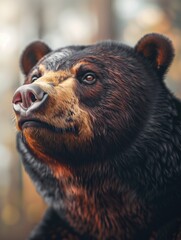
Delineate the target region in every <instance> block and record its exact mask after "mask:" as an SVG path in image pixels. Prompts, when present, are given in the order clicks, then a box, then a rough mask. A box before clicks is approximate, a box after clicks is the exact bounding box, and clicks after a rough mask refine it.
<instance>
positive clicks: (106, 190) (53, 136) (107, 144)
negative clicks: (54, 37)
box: [13, 34, 181, 239]
mask: <svg viewBox="0 0 181 240" xmlns="http://www.w3.org/2000/svg"><path fill="white" fill-rule="evenodd" d="M173 56H174V50H173V47H172V44H171V42H170V40H168V39H167V38H165V37H164V36H162V35H159V34H148V35H146V36H144V37H143V38H142V39H140V41H139V42H138V43H137V44H136V46H135V47H134V48H131V47H128V46H126V45H123V44H120V43H117V42H112V41H104V42H101V43H97V44H95V45H88V46H68V47H64V48H61V49H58V50H56V51H52V50H51V49H50V48H49V47H48V46H47V45H46V44H44V43H42V42H39V41H38V42H34V43H32V44H30V45H29V46H28V47H27V48H26V49H25V51H24V52H23V54H22V57H21V61H20V63H21V69H22V72H23V73H24V75H25V81H24V84H23V86H21V87H20V88H18V89H17V90H16V92H15V94H14V97H13V106H14V110H15V115H16V124H17V129H18V132H19V133H18V137H17V143H18V150H19V152H20V154H21V156H22V161H23V163H24V166H25V169H26V171H27V172H28V173H29V175H30V176H31V178H32V179H33V181H34V182H35V185H36V187H37V189H38V191H39V192H40V194H41V195H42V196H43V197H44V198H45V200H46V201H47V203H48V204H49V205H50V207H52V208H53V209H54V210H53V211H55V212H56V214H58V219H59V220H58V223H57V225H58V227H57V228H60V229H61V231H62V232H64V231H66V232H67V234H75V236H78V238H76V239H94V238H95V239H112V238H113V239H151V237H152V239H154V236H159V234H160V236H161V234H162V233H161V230H160V226H162V225H164V224H167V222H169V221H170V220H171V221H172V219H174V220H173V221H175V219H177V217H180V215H179V214H180V212H181V211H180V210H178V208H177V207H178V205H179V204H178V203H179V201H180V200H181V193H180V190H179V189H181V188H180V185H179V184H178V179H177V178H179V174H180V171H181V166H180V163H179V160H180V157H179V156H181V144H180V142H181V137H180V136H181V135H180V134H179V133H181V117H180V112H181V111H180V108H181V107H180V102H178V100H176V99H175V98H174V97H173V96H172V94H171V93H170V92H169V90H168V89H167V88H166V86H165V85H164V82H163V78H164V74H165V73H166V71H167V70H168V67H169V65H170V63H171V62H172V59H173ZM172 182H173V183H175V182H176V184H175V185H174V188H173V189H177V191H178V192H177V194H176V195H177V196H175V195H174V194H175V190H170V188H171V186H172V184H171V183H172ZM167 190H168V192H167ZM170 193H171V195H172V194H173V195H174V196H175V198H174V197H173V199H170V198H169V197H168V195H169V194H170ZM163 198H165V205H164V207H163V206H162V199H163ZM173 206H174V207H173ZM176 206H177V207H176ZM168 208H170V209H171V212H172V213H170V211H167V214H166V213H165V209H168ZM56 214H55V213H53V214H52V213H51V214H49V215H48V217H47V218H56V219H57V215H56ZM177 214H178V216H176V215H177ZM52 215H53V217H52ZM55 215H56V216H55ZM170 215H172V216H170ZM176 221H177V220H176ZM47 222H49V221H47ZM65 222H66V223H68V227H67V225H66V224H65ZM47 229H49V227H48V226H47V228H46V229H44V228H43V229H41V234H42V236H44V235H46V236H47V234H49V230H47ZM65 229H66V230H65ZM158 229H159V230H158ZM61 231H59V232H58V234H59V235H58V236H61ZM164 231H165V230H164ZM168 231H170V230H168ZM50 232H54V233H55V232H57V230H56V229H54V230H52V229H50ZM76 234H77V235H76ZM165 234H166V235H164V236H165V237H167V232H166V233H165ZM169 234H170V233H169ZM48 236H49V235H48ZM85 236H86V238H85ZM89 237H90V238H89ZM148 237H149V238H148ZM32 239H34V238H32ZM35 239H38V238H36V237H35ZM49 239H51V238H50V237H49ZM71 239H72V238H71ZM155 239H156V238H155Z"/></svg>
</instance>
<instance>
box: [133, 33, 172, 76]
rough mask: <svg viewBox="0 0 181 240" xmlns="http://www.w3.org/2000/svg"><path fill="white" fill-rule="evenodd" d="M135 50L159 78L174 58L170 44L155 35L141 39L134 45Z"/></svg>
mask: <svg viewBox="0 0 181 240" xmlns="http://www.w3.org/2000/svg"><path fill="white" fill-rule="evenodd" d="M135 50H136V52H137V53H139V54H141V55H142V56H143V57H145V58H146V59H148V60H149V61H150V63H151V64H152V65H153V67H154V68H155V69H156V71H157V73H158V74H159V76H160V77H162V76H163V75H164V74H165V72H166V71H167V69H168V67H169V65H170V64H171V62H172V60H173V57H174V49H173V46H172V42H171V41H170V40H169V39H168V38H167V37H165V36H163V35H160V34H157V33H152V34H147V35H145V36H144V37H142V38H141V39H140V40H139V41H138V43H137V44H136V46H135Z"/></svg>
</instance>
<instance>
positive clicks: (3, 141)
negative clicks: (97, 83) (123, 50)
mask: <svg viewBox="0 0 181 240" xmlns="http://www.w3.org/2000/svg"><path fill="white" fill-rule="evenodd" d="M180 16H181V0H172V1H170V0H146V1H145V0H76V1H74V0H51V1H50V0H16V1H15V0H0V239H1V240H11V239H13V240H21V239H26V237H25V236H27V235H28V233H29V232H30V229H32V228H33V226H34V225H35V224H36V223H37V222H38V221H39V219H40V218H41V217H42V215H43V212H44V209H45V208H46V206H45V205H44V203H43V200H41V199H40V197H39V196H38V194H37V193H36V191H35V189H34V187H33V186H32V184H31V182H30V180H29V178H28V176H27V175H26V174H25V173H24V170H23V168H22V166H21V163H20V161H19V156H18V154H17V152H16V144H15V136H16V130H15V126H14V123H13V111H12V104H11V100H12V95H13V92H14V90H15V89H16V88H17V87H18V86H19V84H20V82H21V79H22V76H21V74H20V71H19V56H20V54H21V51H22V49H24V47H25V46H26V45H27V44H28V43H30V42H31V41H33V40H36V39H42V40H43V41H45V42H46V43H48V44H49V46H51V47H52V48H53V49H55V48H57V47H61V46H64V45H68V44H89V43H93V42H95V41H99V40H102V39H114V40H119V41H122V42H124V43H127V44H130V45H134V44H136V42H137V41H138V40H139V38H141V37H142V36H143V35H144V34H146V33H149V32H159V33H163V34H165V35H167V36H168V37H169V38H170V39H171V40H172V41H173V45H174V47H175V52H176V56H175V59H174V63H173V65H172V66H171V68H170V71H169V73H168V75H167V79H166V82H167V84H168V85H169V87H170V88H171V89H172V91H173V92H174V93H175V94H176V95H177V96H180V97H181V82H180V81H181V17H180Z"/></svg>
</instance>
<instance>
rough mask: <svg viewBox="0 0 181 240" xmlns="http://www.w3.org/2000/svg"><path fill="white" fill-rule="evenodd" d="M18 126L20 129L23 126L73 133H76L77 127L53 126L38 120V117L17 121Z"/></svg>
mask: <svg viewBox="0 0 181 240" xmlns="http://www.w3.org/2000/svg"><path fill="white" fill-rule="evenodd" d="M18 125H19V128H20V130H21V131H22V130H23V129H24V128H31V127H33V128H45V129H48V130H50V131H53V132H55V133H62V134H63V133H73V134H75V135H78V127H77V126H69V127H65V128H59V127H55V126H53V125H51V124H49V123H46V122H43V121H40V120H38V119H25V120H20V121H19V123H18Z"/></svg>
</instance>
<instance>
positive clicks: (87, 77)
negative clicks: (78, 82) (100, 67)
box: [82, 73, 97, 85]
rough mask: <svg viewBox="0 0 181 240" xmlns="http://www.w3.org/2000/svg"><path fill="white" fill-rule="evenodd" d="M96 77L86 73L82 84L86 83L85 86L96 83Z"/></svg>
mask: <svg viewBox="0 0 181 240" xmlns="http://www.w3.org/2000/svg"><path fill="white" fill-rule="evenodd" d="M96 80H97V79H96V76H95V74H94V73H86V74H85V75H84V76H83V78H82V82H83V83H86V84H90V85H91V84H93V83H95V82H96Z"/></svg>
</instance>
